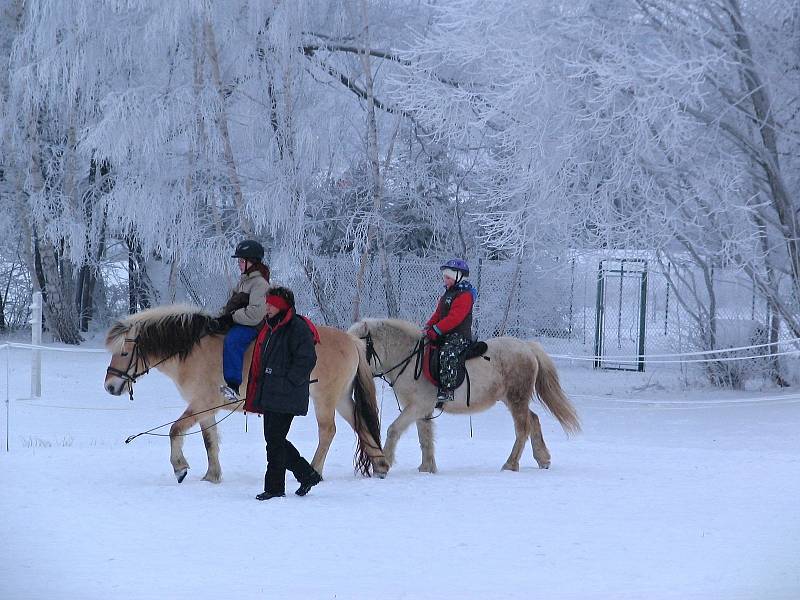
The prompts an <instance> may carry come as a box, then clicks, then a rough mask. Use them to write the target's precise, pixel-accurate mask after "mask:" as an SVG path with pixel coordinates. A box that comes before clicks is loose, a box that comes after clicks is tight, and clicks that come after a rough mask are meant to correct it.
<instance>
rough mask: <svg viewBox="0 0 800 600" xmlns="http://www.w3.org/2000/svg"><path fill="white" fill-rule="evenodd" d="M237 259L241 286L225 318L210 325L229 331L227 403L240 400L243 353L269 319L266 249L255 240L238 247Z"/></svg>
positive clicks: (224, 312) (225, 349)
mask: <svg viewBox="0 0 800 600" xmlns="http://www.w3.org/2000/svg"><path fill="white" fill-rule="evenodd" d="M232 258H236V259H238V262H239V272H240V273H241V274H242V275H241V277H240V278H239V283H237V284H236V288H235V289H234V290H233V293H232V294H231V297H230V299H229V300H228V302H227V304H225V308H223V309H222V314H221V315H220V316H219V318H217V319H215V320H214V322H213V323H212V324H211V325H210V327H209V328H210V329H212V330H213V331H214V332H220V333H221V332H223V331H226V330H227V334H226V335H225V342H224V345H223V347H222V373H223V375H224V376H225V385H224V386H222V388H221V389H220V391H221V392H222V394H223V396H225V397H226V398H227V399H228V400H231V401H234V400H238V399H239V397H238V395H239V386H240V385H241V384H242V367H243V363H244V353H245V351H246V350H247V347H248V346H249V345H250V342H252V341H253V340H254V339H256V336H257V335H258V328H259V326H260V325H261V324H262V323H263V322H264V319H265V318H266V316H267V300H266V298H267V290H268V289H269V267H268V266H267V265H265V264H264V263H263V262H261V261H262V260H263V259H264V246H262V245H261V244H259V243H258V242H257V241H255V240H244V241H242V242H240V243H239V245H238V246H236V252H234V254H233V257H232Z"/></svg>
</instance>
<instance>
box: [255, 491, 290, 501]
mask: <svg viewBox="0 0 800 600" xmlns="http://www.w3.org/2000/svg"><path fill="white" fill-rule="evenodd" d="M285 496H286V494H279V493H275V492H261V493H260V494H259V495H258V496H256V500H271V499H272V498H283V497H285Z"/></svg>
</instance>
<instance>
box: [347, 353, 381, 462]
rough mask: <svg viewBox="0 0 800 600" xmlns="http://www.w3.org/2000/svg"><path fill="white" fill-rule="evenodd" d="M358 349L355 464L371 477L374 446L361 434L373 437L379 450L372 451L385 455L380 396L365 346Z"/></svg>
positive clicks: (354, 382)
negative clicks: (371, 450)
mask: <svg viewBox="0 0 800 600" xmlns="http://www.w3.org/2000/svg"><path fill="white" fill-rule="evenodd" d="M356 347H357V348H358V371H356V375H355V377H354V378H353V400H354V401H355V406H354V410H353V419H354V421H355V430H356V438H357V440H358V447H357V448H356V454H355V457H354V459H353V462H354V463H355V467H356V470H358V471H359V472H360V473H361V474H362V475H366V476H367V477H369V476H371V474H372V473H371V469H372V459H371V458H370V456H369V453H368V451H367V446H372V444H371V443H370V442H369V441H367V440H364V439H363V437H362V435H361V432H362V431H363V432H365V433H368V434H369V435H370V436H372V439H373V440H374V443H375V444H377V448H376V447H374V446H373V447H372V449H373V450H379V451H381V454H383V448H382V447H381V424H380V418H379V417H378V394H377V392H376V391H375V381H374V380H373V378H372V370H371V369H370V366H369V362H367V355H366V350H365V348H364V344H362V343H360V342H359V343H357V344H356Z"/></svg>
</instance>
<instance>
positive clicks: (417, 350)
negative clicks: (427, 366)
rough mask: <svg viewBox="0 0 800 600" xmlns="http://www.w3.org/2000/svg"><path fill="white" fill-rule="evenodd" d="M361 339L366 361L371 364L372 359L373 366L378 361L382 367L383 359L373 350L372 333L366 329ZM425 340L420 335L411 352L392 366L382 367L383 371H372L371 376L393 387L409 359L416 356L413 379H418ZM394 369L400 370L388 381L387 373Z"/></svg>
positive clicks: (420, 373)
mask: <svg viewBox="0 0 800 600" xmlns="http://www.w3.org/2000/svg"><path fill="white" fill-rule="evenodd" d="M361 339H362V340H364V342H365V344H366V353H367V362H368V363H369V364H370V365H371V364H372V361H373V359H374V360H375V366H378V364H379V363H380V366H381V367H383V359H381V357H380V355H379V354H378V352H377V350H375V342H374V340H373V339H372V333H371V332H370V331H369V330H368V331H367V335H365V336H362V337H361ZM427 341H428V340H427V338H425V337H421V338H420V339H418V340H417V342H416V344H414V349H413V350H412V351H411V354H409V355H408V356H406V357H405V358H403V359H402V360H401V361H400V362H399V363H397V364H396V365H394V366H393V367H390V368H388V369H384V370H383V371H380V372H378V373H375V372H373V373H372V376H373V377H380V378H381V379H383V380H384V381H385V382H386V383H388V384H389V387H391V388H393V387H394V384H395V383H396V382H397V380H398V379H399V378H400V376H401V375H402V374H403V373H404V372H405V370H406V368H407V367H408V365H409V364H410V363H411V360H412V359H414V358H416V362H415V364H414V379H415V380H416V379H419V378H420V376H421V375H422V360H423V355H424V351H425V344H426V343H427ZM396 369H400V372H399V373H397V375H395V376H394V380H391V381H390V380H389V379H387V376H388V375H389V373H391V372H392V371H395V370H396Z"/></svg>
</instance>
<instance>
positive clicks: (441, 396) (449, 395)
mask: <svg viewBox="0 0 800 600" xmlns="http://www.w3.org/2000/svg"><path fill="white" fill-rule="evenodd" d="M453 395H454V392H453V390H443V389H439V391H438V393H437V394H436V408H442V407H443V406H444V403H445V402H452V401H453Z"/></svg>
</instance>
